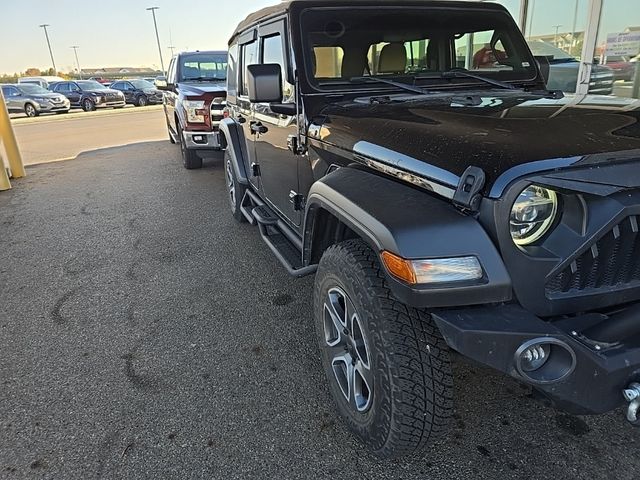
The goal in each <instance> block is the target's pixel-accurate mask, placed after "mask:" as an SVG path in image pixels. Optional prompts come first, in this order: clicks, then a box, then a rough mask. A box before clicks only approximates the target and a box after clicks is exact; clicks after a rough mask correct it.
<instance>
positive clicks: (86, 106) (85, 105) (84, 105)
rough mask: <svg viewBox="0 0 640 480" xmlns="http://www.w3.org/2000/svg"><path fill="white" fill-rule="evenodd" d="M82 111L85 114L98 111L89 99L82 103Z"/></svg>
mask: <svg viewBox="0 0 640 480" xmlns="http://www.w3.org/2000/svg"><path fill="white" fill-rule="evenodd" d="M82 109H83V110H84V111H85V112H93V111H94V110H95V109H96V106H95V104H94V103H93V102H92V101H91V100H89V99H88V98H85V99H84V100H83V101H82Z"/></svg>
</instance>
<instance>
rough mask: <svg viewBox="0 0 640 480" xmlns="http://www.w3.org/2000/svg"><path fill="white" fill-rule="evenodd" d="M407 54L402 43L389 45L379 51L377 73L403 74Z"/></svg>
mask: <svg viewBox="0 0 640 480" xmlns="http://www.w3.org/2000/svg"><path fill="white" fill-rule="evenodd" d="M406 69H407V52H406V50H405V48H404V44H403V43H389V44H387V45H385V46H384V47H382V50H380V59H379V60H378V72H379V73H405V71H406Z"/></svg>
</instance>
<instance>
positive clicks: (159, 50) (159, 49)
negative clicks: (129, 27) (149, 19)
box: [147, 7, 165, 74]
mask: <svg viewBox="0 0 640 480" xmlns="http://www.w3.org/2000/svg"><path fill="white" fill-rule="evenodd" d="M158 8H160V7H149V8H147V10H151V14H152V15H153V26H154V27H155V29H156V42H158V54H159V55H160V66H161V67H162V73H163V74H164V73H165V71H164V60H162V49H161V48H160V36H159V35H158V24H157V23H156V10H158Z"/></svg>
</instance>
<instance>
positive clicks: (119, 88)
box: [109, 82, 122, 90]
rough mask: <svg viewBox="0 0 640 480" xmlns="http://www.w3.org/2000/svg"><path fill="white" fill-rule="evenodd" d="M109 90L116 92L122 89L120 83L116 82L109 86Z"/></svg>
mask: <svg viewBox="0 0 640 480" xmlns="http://www.w3.org/2000/svg"><path fill="white" fill-rule="evenodd" d="M109 88H114V89H116V90H121V89H122V83H121V82H116V83H114V84H113V85H111V86H110V87H109Z"/></svg>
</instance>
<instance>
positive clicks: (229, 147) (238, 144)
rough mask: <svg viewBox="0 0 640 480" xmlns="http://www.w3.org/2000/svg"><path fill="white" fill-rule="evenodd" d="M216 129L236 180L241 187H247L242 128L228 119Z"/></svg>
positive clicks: (244, 144)
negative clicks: (218, 131) (229, 158)
mask: <svg viewBox="0 0 640 480" xmlns="http://www.w3.org/2000/svg"><path fill="white" fill-rule="evenodd" d="M218 128H219V129H220V135H221V136H222V138H221V141H222V142H223V143H222V147H223V148H224V149H225V150H226V151H227V152H228V153H229V156H230V157H231V164H232V166H233V170H234V172H235V174H236V179H237V180H238V183H240V184H241V185H249V177H248V176H247V172H246V170H245V162H244V159H245V158H246V155H247V153H246V148H247V147H246V142H245V141H244V132H243V130H242V126H241V125H239V124H238V123H237V122H236V121H234V120H232V119H230V118H224V119H222V121H221V122H220V124H219V126H218Z"/></svg>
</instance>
